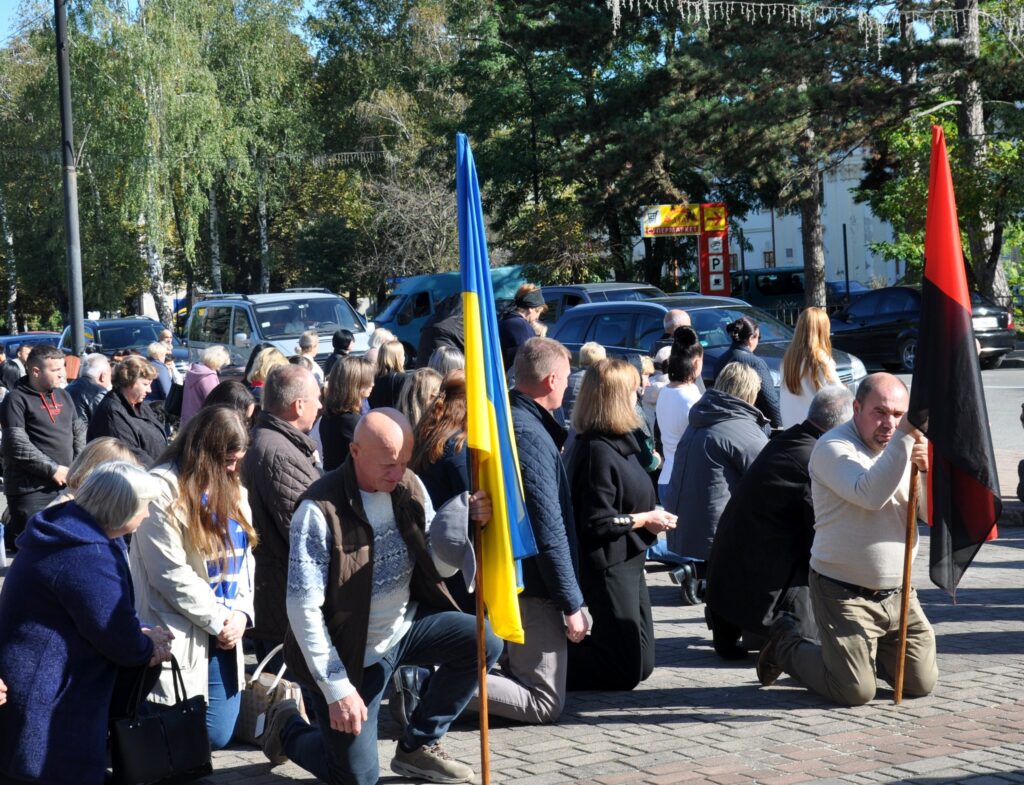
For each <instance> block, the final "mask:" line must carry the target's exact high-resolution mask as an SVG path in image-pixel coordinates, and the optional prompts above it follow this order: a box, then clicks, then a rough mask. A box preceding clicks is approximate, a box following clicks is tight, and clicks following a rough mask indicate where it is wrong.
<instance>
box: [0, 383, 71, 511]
mask: <svg viewBox="0 0 1024 785" xmlns="http://www.w3.org/2000/svg"><path fill="white" fill-rule="evenodd" d="M0 428H2V429H3V456H4V492H5V493H6V494H7V495H8V496H19V495H22V494H26V493H35V492H47V493H49V492H56V491H58V490H59V489H60V486H58V485H57V483H56V482H54V480H53V473H54V472H55V471H57V467H58V466H70V465H71V462H72V461H73V460H74V459H75V456H77V455H78V453H80V452H81V451H82V448H83V447H84V446H85V425H84V424H83V423H82V421H81V420H79V419H78V415H77V414H76V413H75V404H74V401H72V400H71V396H70V395H68V393H67V390H60V389H56V390H54V391H53V392H52V393H47V394H45V395H43V394H41V393H39V392H38V391H37V390H36V389H34V388H33V387H32V385H31V384H29V381H28V377H27V376H25V377H23V378H22V379H21V381H19V382H18V383H17V384H16V385H15V387H14V389H13V390H10V391H9V392H8V393H7V397H6V398H4V400H3V403H2V404H0Z"/></svg>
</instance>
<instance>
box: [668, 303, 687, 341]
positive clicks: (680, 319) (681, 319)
mask: <svg viewBox="0 0 1024 785" xmlns="http://www.w3.org/2000/svg"><path fill="white" fill-rule="evenodd" d="M662 324H663V325H664V327H665V332H666V333H668V335H669V336H670V337H671V336H673V335H675V334H676V330H678V329H679V328H680V327H689V326H690V314H688V313H687V312H686V311H684V310H683V309H682V308H673V309H672V310H671V311H668V312H666V313H665V319H664V321H663V322H662Z"/></svg>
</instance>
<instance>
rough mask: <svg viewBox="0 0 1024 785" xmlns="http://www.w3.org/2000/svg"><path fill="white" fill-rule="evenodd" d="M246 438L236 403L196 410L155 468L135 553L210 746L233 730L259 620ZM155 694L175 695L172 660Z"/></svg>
mask: <svg viewBox="0 0 1024 785" xmlns="http://www.w3.org/2000/svg"><path fill="white" fill-rule="evenodd" d="M248 443H249V433H248V431H247V429H246V427H245V425H244V424H243V423H242V418H241V417H240V416H239V414H238V412H237V411H235V410H234V409H232V408H230V407H227V406H212V407H208V408H204V409H201V410H200V411H199V412H198V413H197V414H196V415H195V416H194V417H193V418H192V419H191V420H189V421H188V424H187V425H186V426H185V428H184V429H183V430H182V432H181V433H180V434H179V435H178V437H177V438H176V439H175V440H174V442H172V443H171V446H170V447H168V448H167V450H166V451H165V452H164V454H163V455H162V456H161V458H160V460H159V461H158V462H157V466H156V468H154V469H153V471H152V473H153V474H154V475H155V476H156V477H157V478H158V479H160V480H161V483H160V486H161V489H162V490H161V496H160V498H159V499H157V500H156V501H155V502H154V503H152V504H151V505H150V507H149V513H148V515H147V516H146V518H145V519H144V520H143V522H142V525H141V526H140V527H139V530H138V532H136V534H135V538H134V540H133V542H132V546H131V556H130V559H129V562H130V566H131V572H132V581H133V583H134V585H135V605H136V610H137V611H138V614H139V617H140V618H142V619H145V620H147V621H148V622H149V623H151V624H161V625H163V626H164V627H166V628H167V629H169V630H171V631H172V632H173V633H174V642H173V644H172V647H171V653H172V654H173V655H174V657H175V658H176V659H177V660H178V664H179V665H180V666H181V671H182V675H183V677H184V680H185V690H186V692H187V693H188V695H189V697H191V696H193V695H202V696H204V697H205V698H206V700H207V706H208V708H207V717H206V724H207V728H208V730H209V733H210V746H211V747H212V748H213V749H220V748H222V747H224V746H226V745H227V743H228V742H229V741H230V740H231V734H232V731H233V730H234V726H235V720H236V719H237V717H238V709H239V705H240V702H241V689H242V686H243V684H244V678H245V671H244V668H243V654H242V634H243V633H244V632H245V630H246V629H247V628H248V627H251V626H252V622H253V558H252V548H253V546H255V545H256V533H255V531H254V530H253V527H252V523H251V519H252V514H251V512H250V509H249V502H248V498H247V495H246V492H245V489H244V488H243V487H242V485H241V482H240V480H239V475H238V466H239V464H240V462H241V459H242V457H243V456H244V455H245V450H246V447H247V446H248ZM150 700H153V701H156V702H157V703H173V702H174V686H173V683H172V680H171V670H170V666H165V667H164V669H163V672H162V673H161V676H160V681H159V682H158V684H157V686H156V687H155V688H154V689H153V691H152V693H151V694H150Z"/></svg>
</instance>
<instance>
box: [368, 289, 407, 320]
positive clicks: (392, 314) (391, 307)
mask: <svg viewBox="0 0 1024 785" xmlns="http://www.w3.org/2000/svg"><path fill="white" fill-rule="evenodd" d="M404 302H405V295H402V294H392V295H390V296H389V297H388V299H386V300H385V301H384V307H383V308H381V309H380V312H379V313H377V314H376V315H375V316H374V317H373V320H374V321H375V322H392V321H394V320H395V319H396V318H397V317H398V311H399V310H400V309H401V307H402V303H404Z"/></svg>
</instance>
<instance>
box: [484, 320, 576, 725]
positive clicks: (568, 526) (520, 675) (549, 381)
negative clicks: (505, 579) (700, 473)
mask: <svg viewBox="0 0 1024 785" xmlns="http://www.w3.org/2000/svg"><path fill="white" fill-rule="evenodd" d="M515 378H516V386H515V389H514V390H513V391H512V394H511V396H510V399H509V402H510V405H511V408H512V427H513V430H514V433H515V437H516V451H517V453H518V455H519V470H520V472H521V474H522V477H523V493H524V496H525V499H526V511H527V513H528V514H529V517H530V526H531V527H532V529H533V534H534V537H535V538H536V540H537V551H538V552H537V555H536V556H533V557H531V558H529V559H526V560H525V561H523V586H524V588H523V592H522V593H521V594H520V595H519V612H520V614H521V616H522V620H523V631H524V632H525V643H522V644H517V643H509V644H507V652H508V666H507V669H506V672H505V674H504V675H498V674H494V673H492V674H490V675H489V676H488V677H487V698H488V701H487V704H488V708H489V710H490V713H491V714H494V715H497V716H499V717H506V718H508V719H513V720H519V721H521V722H531V723H545V722H554V721H555V720H557V719H558V717H559V715H560V714H561V713H562V707H563V706H564V705H565V681H566V672H567V670H568V656H567V654H566V641H567V639H568V640H571V641H573V642H574V643H579V642H580V641H581V640H583V637H584V636H585V635H586V633H587V627H588V622H587V618H586V616H584V614H583V611H582V607H583V594H582V592H581V591H580V588H579V583H578V572H579V569H578V561H577V554H576V530H575V527H574V526H573V513H572V493H571V490H570V487H569V480H568V478H567V476H566V473H565V467H564V466H563V465H562V460H561V454H560V453H561V448H562V443H563V442H564V441H565V438H566V434H565V429H563V428H562V427H561V426H560V425H559V424H558V423H557V422H556V421H555V418H554V417H552V415H551V412H553V411H555V410H556V409H558V407H559V406H561V405H562V396H563V395H564V394H565V388H566V384H567V381H568V379H569V352H568V351H567V350H566V348H565V347H564V346H562V344H560V343H558V342H557V341H554V340H551V339H550V338H531V339H530V340H529V341H527V342H526V343H524V344H523V345H522V346H520V347H519V349H518V351H517V352H516V359H515Z"/></svg>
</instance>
